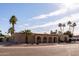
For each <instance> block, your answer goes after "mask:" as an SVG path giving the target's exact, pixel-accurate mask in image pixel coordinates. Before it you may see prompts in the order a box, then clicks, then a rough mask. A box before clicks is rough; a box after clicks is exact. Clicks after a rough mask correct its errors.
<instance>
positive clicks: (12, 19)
mask: <svg viewBox="0 0 79 59" xmlns="http://www.w3.org/2000/svg"><path fill="white" fill-rule="evenodd" d="M9 22H10V24H11V25H12V27H13V30H14V26H15V24H16V22H17V18H16V17H15V16H12V17H11V18H10V20H9ZM13 33H14V31H13V32H12V34H13Z"/></svg>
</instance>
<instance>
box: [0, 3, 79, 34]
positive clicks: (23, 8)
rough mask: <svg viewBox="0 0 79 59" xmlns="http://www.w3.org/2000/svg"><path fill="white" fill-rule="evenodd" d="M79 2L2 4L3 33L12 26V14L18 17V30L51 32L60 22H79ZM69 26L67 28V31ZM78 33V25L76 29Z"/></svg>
mask: <svg viewBox="0 0 79 59" xmlns="http://www.w3.org/2000/svg"><path fill="white" fill-rule="evenodd" d="M78 10H79V4H65V3H64V4H63V3H62V4H61V3H49V4H46V3H43V4H42V3H38V4H37V3H35V4H34V3H25V4H24V3H23V4H20V3H19V4H17V3H16V4H12V3H10V4H8V3H7V4H3V3H2V4H0V20H1V21H0V29H1V30H2V32H3V33H5V32H7V31H8V29H9V28H10V23H9V19H10V17H11V16H12V15H15V16H16V17H17V20H18V21H17V24H16V26H15V30H16V32H18V31H21V30H24V29H25V28H26V29H31V30H32V32H39V33H44V32H49V31H50V30H52V31H55V30H56V29H58V30H59V28H58V26H57V25H58V23H60V22H61V23H66V22H67V21H69V20H70V21H72V22H77V24H79V21H78V19H79V17H78V15H79V11H78ZM67 28H68V27H66V28H65V31H66V30H67ZM75 30H76V31H75V34H78V31H79V30H78V26H77V27H76V29H75Z"/></svg>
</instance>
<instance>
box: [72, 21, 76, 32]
mask: <svg viewBox="0 0 79 59" xmlns="http://www.w3.org/2000/svg"><path fill="white" fill-rule="evenodd" d="M75 26H76V23H75V22H74V23H73V24H72V28H73V30H72V33H74V28H75Z"/></svg>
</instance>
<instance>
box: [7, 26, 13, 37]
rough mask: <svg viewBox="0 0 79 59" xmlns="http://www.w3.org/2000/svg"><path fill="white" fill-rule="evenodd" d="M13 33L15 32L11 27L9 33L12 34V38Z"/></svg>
mask: <svg viewBox="0 0 79 59" xmlns="http://www.w3.org/2000/svg"><path fill="white" fill-rule="evenodd" d="M13 32H14V29H13V27H10V28H9V29H8V33H10V34H11V36H12V34H13Z"/></svg>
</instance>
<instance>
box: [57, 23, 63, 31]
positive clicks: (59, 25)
mask: <svg viewBox="0 0 79 59" xmlns="http://www.w3.org/2000/svg"><path fill="white" fill-rule="evenodd" d="M58 27H60V30H61V32H62V24H61V23H59V24H58Z"/></svg>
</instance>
